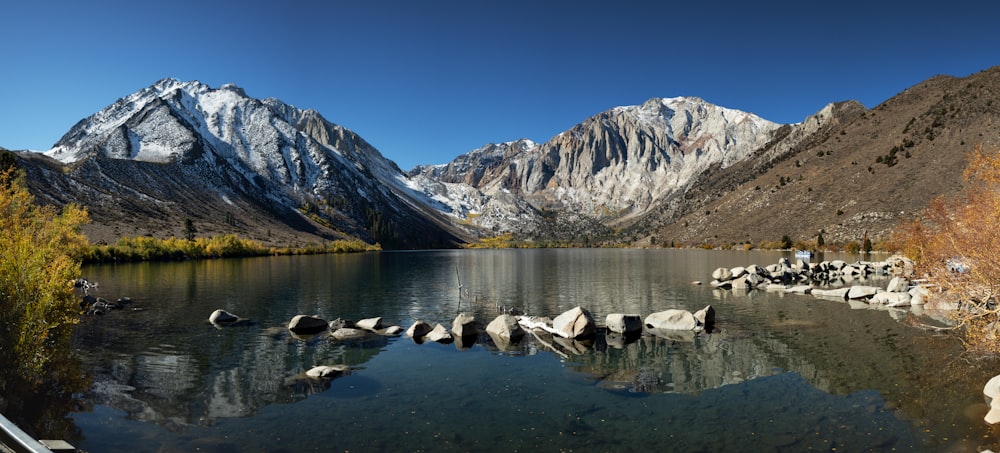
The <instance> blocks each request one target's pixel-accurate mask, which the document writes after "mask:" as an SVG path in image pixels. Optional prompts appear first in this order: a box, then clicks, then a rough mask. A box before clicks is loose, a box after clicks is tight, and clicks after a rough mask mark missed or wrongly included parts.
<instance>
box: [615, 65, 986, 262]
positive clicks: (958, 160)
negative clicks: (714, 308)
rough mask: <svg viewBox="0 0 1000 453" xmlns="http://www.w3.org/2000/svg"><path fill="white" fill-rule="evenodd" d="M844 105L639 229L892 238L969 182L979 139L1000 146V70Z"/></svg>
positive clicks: (719, 238) (750, 236)
mask: <svg viewBox="0 0 1000 453" xmlns="http://www.w3.org/2000/svg"><path fill="white" fill-rule="evenodd" d="M836 108H837V109H838V110H839V114H838V115H832V116H830V115H828V116H827V117H826V120H827V121H828V122H830V123H831V125H830V127H828V128H823V129H820V130H819V131H817V133H816V134H815V136H814V137H812V138H810V139H809V140H806V141H803V142H802V143H801V144H799V145H798V146H794V147H792V148H791V149H789V150H788V151H787V152H783V153H777V154H773V153H767V152H766V150H761V151H759V152H758V153H756V154H755V155H754V156H752V157H751V158H750V159H749V160H748V161H747V162H745V163H742V164H741V165H739V166H733V167H730V168H726V169H720V168H716V169H713V170H711V171H708V172H706V174H705V177H703V178H701V179H700V180H699V181H698V183H696V184H695V185H694V186H693V187H692V188H691V190H690V191H688V193H686V194H685V196H684V197H683V199H682V200H671V201H668V202H665V203H664V205H661V207H660V209H659V210H658V211H657V212H656V213H655V214H654V215H650V216H647V217H646V218H645V219H643V221H642V222H640V223H638V224H636V225H635V226H634V228H633V230H632V233H633V234H637V235H649V236H651V237H653V238H655V240H656V241H659V242H660V243H666V242H669V241H677V242H680V243H686V244H695V243H712V244H718V245H721V244H728V243H742V242H745V241H751V242H754V243H756V242H759V241H764V240H771V241H775V240H777V239H779V238H780V237H781V236H782V235H785V234H787V235H790V236H791V237H792V238H793V239H794V240H807V239H810V238H815V237H816V236H817V234H818V233H819V232H820V231H823V234H824V238H825V240H827V241H828V242H829V241H850V240H860V239H861V238H862V237H863V235H864V234H865V232H867V234H868V235H869V236H870V237H872V238H875V239H878V238H880V237H884V236H885V235H886V233H887V232H888V231H890V230H891V229H892V228H893V227H894V226H895V225H897V224H898V222H899V221H901V220H903V219H908V218H911V216H913V215H914V214H915V213H917V212H918V211H919V210H920V209H922V208H923V207H925V206H926V205H927V203H928V202H929V201H930V200H931V199H932V198H934V197H936V196H939V195H942V194H949V193H954V192H955V191H956V190H957V189H959V188H960V186H961V178H962V176H961V175H962V171H963V170H964V168H965V163H966V160H965V158H966V154H967V153H968V152H969V151H971V150H972V148H973V147H974V146H975V145H976V144H983V145H985V146H987V147H992V146H997V145H998V144H1000V143H998V139H1000V121H998V120H1000V68H993V69H990V70H986V71H983V72H980V73H978V74H974V75H972V76H969V77H967V78H955V77H949V76H938V77H934V78H932V79H930V80H927V81H925V82H923V83H920V84H918V85H916V86H913V87H911V88H908V89H906V90H904V91H903V92H901V93H899V94H898V95H896V96H894V97H892V98H891V99H889V100H887V101H885V102H884V103H882V104H880V105H878V106H876V107H875V108H873V109H871V110H870V111H863V108H862V107H861V106H860V105H857V104H854V103H846V104H841V105H839V106H837V107H836ZM830 120H832V121H830ZM809 121H822V119H820V120H817V119H816V118H810V119H809V120H807V121H806V123H808V122H809ZM647 240H648V239H647Z"/></svg>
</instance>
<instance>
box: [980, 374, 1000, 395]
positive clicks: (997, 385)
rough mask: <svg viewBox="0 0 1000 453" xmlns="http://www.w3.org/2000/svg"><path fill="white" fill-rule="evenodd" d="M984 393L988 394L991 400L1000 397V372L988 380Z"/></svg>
mask: <svg viewBox="0 0 1000 453" xmlns="http://www.w3.org/2000/svg"><path fill="white" fill-rule="evenodd" d="M983 395H986V397H987V398H989V399H990V400H991V401H992V400H996V399H1000V374H998V375H996V376H993V377H992V378H990V380H989V381H986V385H985V386H984V387H983Z"/></svg>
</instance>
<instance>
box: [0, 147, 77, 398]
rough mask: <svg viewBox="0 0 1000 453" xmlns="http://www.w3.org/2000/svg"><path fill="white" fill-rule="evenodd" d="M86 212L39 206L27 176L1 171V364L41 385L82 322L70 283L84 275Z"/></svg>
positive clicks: (8, 170) (15, 171) (72, 208)
mask: <svg viewBox="0 0 1000 453" xmlns="http://www.w3.org/2000/svg"><path fill="white" fill-rule="evenodd" d="M86 222H87V211H86V210H85V209H83V208H81V207H79V206H77V205H72V204H71V205H67V206H66V207H65V208H64V209H63V210H62V212H57V210H56V209H55V208H53V207H51V206H39V205H38V204H36V203H35V199H34V197H33V196H32V195H31V193H30V192H28V188H27V185H26V184H25V182H24V175H23V173H21V172H20V171H18V170H17V169H16V167H14V166H9V167H7V168H6V169H4V170H0V250H3V253H2V254H0V360H2V361H3V363H5V364H7V365H10V364H16V366H11V367H7V370H6V371H16V372H18V374H19V375H20V376H21V377H22V378H24V379H27V380H29V381H36V382H41V381H43V380H44V379H45V377H44V376H45V370H46V369H47V368H48V367H49V365H50V361H52V360H53V357H56V356H57V355H58V354H59V349H60V345H62V344H63V342H64V341H65V340H66V339H67V338H68V337H69V335H70V334H71V332H72V326H73V325H74V324H76V322H77V321H78V316H77V315H78V313H79V308H80V307H79V305H78V301H77V299H76V297H75V296H74V294H73V286H72V282H73V281H75V280H76V279H77V278H79V275H80V254H81V253H82V251H83V250H85V249H86V247H87V238H86V237H85V236H84V235H83V234H82V233H81V232H80V227H81V226H82V225H83V224H85V223H86Z"/></svg>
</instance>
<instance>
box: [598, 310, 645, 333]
mask: <svg viewBox="0 0 1000 453" xmlns="http://www.w3.org/2000/svg"><path fill="white" fill-rule="evenodd" d="M604 323H605V325H607V326H608V330H609V331H611V332H615V333H631V332H641V331H642V318H640V317H639V315H624V314H621V313H612V314H610V315H608V317H607V318H605V320H604Z"/></svg>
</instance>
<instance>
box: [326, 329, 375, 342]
mask: <svg viewBox="0 0 1000 453" xmlns="http://www.w3.org/2000/svg"><path fill="white" fill-rule="evenodd" d="M369 335H371V331H369V330H365V329H357V328H354V327H341V328H339V329H337V330H334V331H333V332H332V333H331V334H330V336H331V337H333V339H334V340H338V341H351V340H364V339H365V338H368V336H369Z"/></svg>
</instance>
